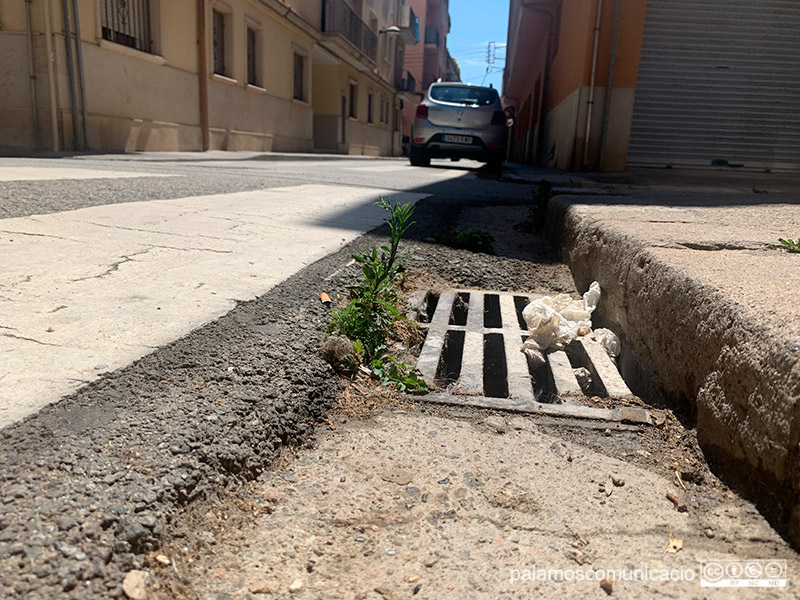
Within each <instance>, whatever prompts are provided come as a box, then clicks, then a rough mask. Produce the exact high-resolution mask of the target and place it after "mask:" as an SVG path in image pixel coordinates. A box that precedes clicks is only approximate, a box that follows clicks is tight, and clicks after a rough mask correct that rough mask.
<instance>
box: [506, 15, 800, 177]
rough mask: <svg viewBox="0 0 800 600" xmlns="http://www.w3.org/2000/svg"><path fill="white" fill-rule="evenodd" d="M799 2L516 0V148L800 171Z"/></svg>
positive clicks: (576, 160) (558, 155)
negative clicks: (798, 107)
mask: <svg viewBox="0 0 800 600" xmlns="http://www.w3.org/2000/svg"><path fill="white" fill-rule="evenodd" d="M798 64H800V5H798V3H797V2H796V1H795V0H771V1H770V2H768V3H760V2H753V1H752V0H706V1H704V2H695V1H694V0H605V1H604V0H511V5H510V15H509V29H508V49H507V66H506V71H505V73H504V79H503V95H504V99H505V101H506V103H507V104H511V105H515V106H516V107H517V121H516V127H515V131H514V135H513V138H512V143H511V153H512V159H514V160H519V161H523V162H530V163H537V164H543V165H548V166H551V167H556V168H561V169H589V170H603V171H621V170H624V169H625V168H626V166H627V165H640V166H661V167H664V166H673V165H674V166H706V167H724V166H729V167H743V168H751V169H768V170H782V171H794V172H797V171H800V112H798V111H797V106H798V104H800V77H798V67H797V65H798Z"/></svg>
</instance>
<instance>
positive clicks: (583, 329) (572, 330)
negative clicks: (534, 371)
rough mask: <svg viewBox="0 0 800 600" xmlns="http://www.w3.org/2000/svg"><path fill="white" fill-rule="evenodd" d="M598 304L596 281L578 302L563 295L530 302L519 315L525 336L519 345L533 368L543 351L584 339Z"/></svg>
mask: <svg viewBox="0 0 800 600" xmlns="http://www.w3.org/2000/svg"><path fill="white" fill-rule="evenodd" d="M599 301H600V284H599V283H597V282H596V281H594V282H592V285H590V286H589V290H588V291H587V292H586V293H585V294H584V295H583V299H581V300H575V299H573V298H571V297H570V296H568V295H567V294H559V295H558V296H555V297H553V296H544V297H542V298H537V299H536V300H533V301H532V302H531V303H530V304H528V306H526V307H525V309H524V310H523V311H522V318H523V319H525V323H526V325H527V326H528V336H529V337H528V339H527V340H525V343H523V344H522V352H524V353H525V355H527V356H528V357H529V358H530V359H531V360H532V361H533V363H534V364H535V365H543V364H544V362H545V358H544V353H545V352H546V351H547V350H563V349H564V346H566V345H567V344H569V343H570V342H572V341H573V340H575V339H576V338H577V337H578V336H579V335H586V334H587V333H589V332H590V331H591V330H592V312H594V309H595V308H597V303H598V302H599ZM612 335H613V334H612ZM617 341H619V340H617Z"/></svg>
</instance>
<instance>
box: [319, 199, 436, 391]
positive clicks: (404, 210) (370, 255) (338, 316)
mask: <svg viewBox="0 0 800 600" xmlns="http://www.w3.org/2000/svg"><path fill="white" fill-rule="evenodd" d="M375 204H376V206H379V207H381V208H383V209H384V210H386V211H387V212H388V213H389V217H388V218H385V219H384V222H385V223H386V224H387V225H388V226H389V244H388V245H386V246H381V248H380V249H378V248H375V247H372V248H370V249H366V250H363V251H361V252H360V253H359V254H355V255H353V258H354V259H355V260H356V262H357V263H358V264H359V265H361V274H362V276H363V277H362V280H361V281H360V282H359V283H357V284H356V285H354V286H351V287H350V288H349V291H350V301H349V302H348V304H347V306H345V307H344V308H342V309H340V310H336V311H334V312H333V314H332V315H331V322H330V324H329V325H328V336H332V335H342V336H345V337H347V338H348V339H350V340H352V341H353V347H354V352H353V353H351V354H352V356H351V357H349V361H350V362H351V363H352V362H354V361H355V362H357V363H358V364H362V363H365V362H367V363H369V364H370V365H371V367H372V369H371V370H372V373H373V374H374V375H375V376H376V377H378V378H379V379H380V380H381V384H383V385H388V384H390V383H391V384H393V385H395V386H396V387H398V388H399V389H401V390H403V391H408V390H413V391H427V386H426V385H425V382H424V381H423V380H422V379H421V378H420V377H418V375H417V374H416V372H415V371H414V369H413V368H412V367H408V366H407V365H405V364H404V363H402V362H400V361H399V360H397V359H396V358H394V357H393V356H391V355H387V354H386V340H387V338H388V336H389V335H390V333H391V328H392V325H393V324H394V323H395V322H396V321H398V320H399V319H400V318H401V317H400V311H399V310H398V308H397V291H396V288H395V282H396V281H397V278H398V276H399V275H400V273H402V272H403V270H404V268H405V263H406V260H407V259H408V255H407V254H406V255H402V256H401V255H400V239H401V238H402V236H403V234H404V233H405V232H406V231H408V228H409V227H411V225H413V224H414V221H412V220H411V217H412V215H413V214H414V207H413V206H412V205H411V203H407V204H396V203H390V202H388V201H386V200H384V199H383V198H381V199H380V200H379V201H378V202H376V203H375ZM351 366H352V365H351ZM378 373H380V375H378Z"/></svg>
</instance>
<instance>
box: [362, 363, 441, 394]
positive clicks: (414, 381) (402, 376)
mask: <svg viewBox="0 0 800 600" xmlns="http://www.w3.org/2000/svg"><path fill="white" fill-rule="evenodd" d="M370 368H371V370H372V374H373V375H374V376H375V377H376V378H377V379H378V381H380V382H381V385H393V386H394V387H396V388H397V389H398V390H400V391H401V392H422V393H424V392H427V391H428V384H427V383H425V380H424V379H422V377H420V376H419V374H418V373H417V371H416V370H415V369H414V367H412V366H410V365H407V364H405V363H404V362H403V361H401V360H399V359H398V358H396V357H394V356H391V355H389V356H387V357H386V358H385V359H380V358H378V359H375V360H373V361H372V362H371V363H370Z"/></svg>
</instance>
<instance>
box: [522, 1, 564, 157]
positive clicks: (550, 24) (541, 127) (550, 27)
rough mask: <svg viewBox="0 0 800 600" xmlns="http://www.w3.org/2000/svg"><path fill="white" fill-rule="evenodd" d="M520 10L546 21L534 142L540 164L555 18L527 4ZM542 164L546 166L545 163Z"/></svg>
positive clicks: (545, 11) (542, 150) (542, 151)
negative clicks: (542, 17) (536, 133)
mask: <svg viewBox="0 0 800 600" xmlns="http://www.w3.org/2000/svg"><path fill="white" fill-rule="evenodd" d="M522 8H523V9H524V10H529V11H531V12H532V13H535V14H537V15H542V16H544V17H547V19H548V21H547V55H546V56H545V63H544V81H542V101H541V105H540V107H539V137H538V139H537V140H536V162H538V163H542V158H543V156H544V144H545V136H544V119H545V117H546V116H547V90H548V89H549V82H550V63H551V62H552V61H553V27H554V24H555V18H554V17H553V13H551V12H549V11H547V10H544V9H541V8H537V7H535V6H531V5H529V4H524V3H523V4H522ZM518 116H519V115H518ZM534 127H535V124H534ZM544 164H547V162H546V161H545V162H544Z"/></svg>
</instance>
